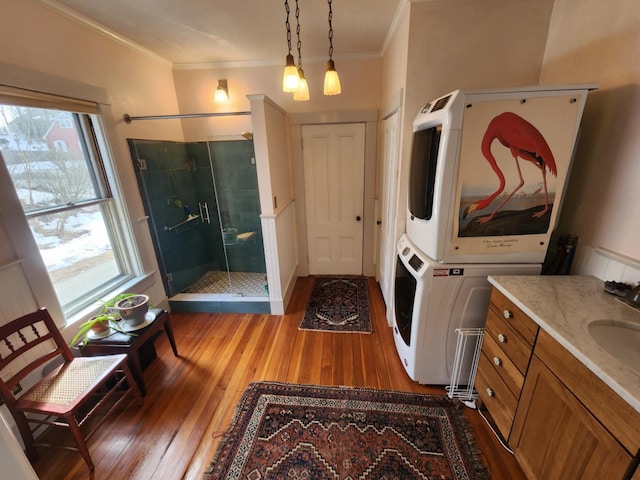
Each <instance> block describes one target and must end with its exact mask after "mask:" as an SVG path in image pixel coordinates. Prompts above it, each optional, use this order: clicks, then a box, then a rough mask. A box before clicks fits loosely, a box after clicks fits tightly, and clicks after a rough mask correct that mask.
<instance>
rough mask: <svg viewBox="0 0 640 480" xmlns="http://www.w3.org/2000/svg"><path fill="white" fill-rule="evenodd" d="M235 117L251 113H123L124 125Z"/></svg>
mask: <svg viewBox="0 0 640 480" xmlns="http://www.w3.org/2000/svg"><path fill="white" fill-rule="evenodd" d="M236 115H251V112H217V113H184V114H177V115H146V116H141V117H132V116H131V115H129V114H128V113H125V114H124V115H123V116H122V118H124V122H125V123H131V122H132V121H134V120H167V119H170V118H200V117H233V116H236Z"/></svg>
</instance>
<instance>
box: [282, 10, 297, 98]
mask: <svg viewBox="0 0 640 480" xmlns="http://www.w3.org/2000/svg"><path fill="white" fill-rule="evenodd" d="M284 9H285V10H286V12H287V20H286V22H285V26H286V28H287V46H288V47H289V53H288V55H287V60H286V65H285V67H284V75H283V77H282V91H283V92H295V91H296V90H297V89H298V88H299V87H300V77H299V76H298V69H297V68H296V64H295V61H294V60H293V55H291V27H290V25H289V11H290V10H289V0H284Z"/></svg>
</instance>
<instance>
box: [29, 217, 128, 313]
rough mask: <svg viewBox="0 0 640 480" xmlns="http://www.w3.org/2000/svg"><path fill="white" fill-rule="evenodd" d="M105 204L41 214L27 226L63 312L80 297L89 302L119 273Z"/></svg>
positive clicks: (71, 307)
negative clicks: (108, 229) (29, 228)
mask: <svg viewBox="0 0 640 480" xmlns="http://www.w3.org/2000/svg"><path fill="white" fill-rule="evenodd" d="M107 208H108V206H107V205H93V206H90V207H84V208H79V209H75V210H70V211H65V212H59V213H55V214H48V215H40V216H38V217H35V218H31V219H30V220H29V226H30V227H31V231H32V232H33V236H34V238H35V240H36V243H37V244H38V247H39V249H40V253H41V255H42V258H43V259H44V263H45V265H46V266H47V270H48V271H49V276H50V277H51V280H52V282H53V285H54V288H55V291H56V294H57V295H58V299H59V300H60V303H61V305H62V306H63V308H64V310H65V311H68V310H70V309H73V304H74V303H75V302H76V301H77V300H78V298H79V297H84V298H87V299H89V300H91V301H93V300H95V299H96V298H97V297H98V296H100V294H101V291H102V290H103V288H104V286H105V284H108V283H111V282H112V281H113V280H114V279H116V278H117V277H119V276H120V275H121V269H120V265H119V263H120V262H119V260H118V258H117V256H116V255H115V254H114V248H113V244H112V241H111V238H110V235H109V232H108V231H107V229H106V227H105V225H106V224H108V222H107V220H106V215H105V213H106V212H107Z"/></svg>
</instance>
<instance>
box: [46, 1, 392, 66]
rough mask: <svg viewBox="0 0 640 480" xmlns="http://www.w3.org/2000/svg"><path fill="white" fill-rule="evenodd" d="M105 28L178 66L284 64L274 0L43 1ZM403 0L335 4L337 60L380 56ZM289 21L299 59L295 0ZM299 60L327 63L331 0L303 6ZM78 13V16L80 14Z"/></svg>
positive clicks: (280, 13)
mask: <svg viewBox="0 0 640 480" xmlns="http://www.w3.org/2000/svg"><path fill="white" fill-rule="evenodd" d="M40 1H41V2H42V3H44V4H46V5H48V6H50V7H53V8H55V9H58V10H61V11H62V12H64V13H66V14H68V15H71V16H74V17H76V18H81V19H84V20H88V21H89V23H94V24H97V25H98V26H101V27H106V30H107V31H110V32H112V33H115V34H117V35H118V36H121V37H124V38H125V39H128V40H130V41H133V42H134V43H136V44H138V45H140V46H142V47H144V48H146V49H147V50H150V51H152V52H155V53H156V54H158V55H160V56H161V57H163V58H165V59H167V60H169V61H170V62H172V63H173V64H175V65H179V64H202V63H204V64H214V65H220V66H225V65H261V64H277V63H284V60H285V57H286V55H287V51H288V50H287V35H286V28H285V19H286V10H285V6H284V1H276V0H40ZM401 1H402V0H334V1H333V3H332V9H333V19H332V25H333V30H334V33H333V47H334V52H333V57H334V59H335V58H338V59H339V58H340V57H347V56H370V55H379V54H380V53H381V52H382V49H383V47H384V43H385V39H386V37H387V34H388V32H389V30H390V27H391V25H392V23H393V20H394V16H395V14H396V10H397V9H398V5H399V4H400V3H401ZM289 8H290V12H291V13H290V15H289V22H290V24H291V39H292V44H291V46H292V49H293V52H292V53H293V55H294V58H296V59H297V50H296V44H297V38H296V18H295V11H296V6H295V0H289ZM299 9H300V10H299V12H300V15H299V18H300V35H301V41H302V59H303V64H304V62H305V59H307V60H308V61H309V62H310V61H317V60H320V59H324V60H326V59H328V52H329V40H328V28H329V24H328V14H329V7H328V4H327V1H326V0H299ZM77 14H79V15H77Z"/></svg>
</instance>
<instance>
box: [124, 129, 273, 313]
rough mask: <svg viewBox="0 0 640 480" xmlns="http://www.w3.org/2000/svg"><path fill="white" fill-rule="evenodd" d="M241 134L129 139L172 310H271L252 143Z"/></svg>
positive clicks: (253, 311) (248, 311) (250, 138)
mask: <svg viewBox="0 0 640 480" xmlns="http://www.w3.org/2000/svg"><path fill="white" fill-rule="evenodd" d="M242 137H244V138H242ZM242 137H240V136H239V137H237V138H238V139H233V140H218V141H204V142H171V141H162V140H139V139H129V140H128V143H129V149H130V152H131V157H132V160H133V163H134V168H135V171H136V177H137V180H138V186H139V188H140V194H141V196H142V200H143V204H144V208H145V211H146V214H147V215H148V216H149V226H150V229H151V234H152V238H153V243H154V248H155V253H156V257H157V259H158V264H159V266H160V269H161V274H162V278H163V282H164V287H165V290H166V292H167V296H168V297H169V302H170V304H171V307H172V309H173V310H176V311H205V312H247V313H269V312H270V307H269V294H268V284H267V278H266V265H265V256H264V247H263V239H262V229H261V222H260V199H259V194H258V178H257V172H256V162H255V155H254V150H253V141H252V135H251V134H250V133H249V132H243V134H242Z"/></svg>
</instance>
